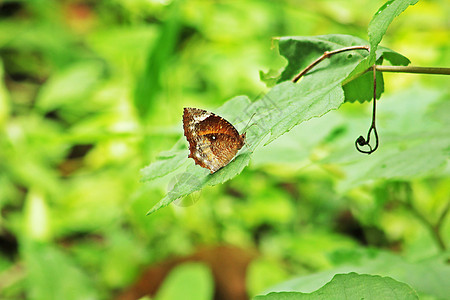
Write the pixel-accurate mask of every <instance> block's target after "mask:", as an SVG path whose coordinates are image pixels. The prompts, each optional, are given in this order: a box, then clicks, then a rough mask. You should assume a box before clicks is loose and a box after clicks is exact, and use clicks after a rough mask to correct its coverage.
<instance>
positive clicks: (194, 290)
mask: <svg viewBox="0 0 450 300" xmlns="http://www.w3.org/2000/svg"><path fill="white" fill-rule="evenodd" d="M213 294H214V281H213V277H212V274H211V271H210V270H209V268H208V267H207V266H205V265H203V264H200V263H186V264H182V265H180V266H178V267H176V268H175V269H173V270H172V271H171V272H170V273H169V275H168V276H167V278H166V279H165V280H164V282H163V284H162V286H161V288H160V289H159V291H158V294H157V295H156V297H155V300H177V299H198V300H209V299H212V298H213Z"/></svg>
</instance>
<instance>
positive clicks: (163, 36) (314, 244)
mask: <svg viewBox="0 0 450 300" xmlns="http://www.w3.org/2000/svg"><path fill="white" fill-rule="evenodd" d="M382 4H383V2H380V1H370V0H363V1H360V0H358V1H331V0H325V1H308V0H303V1H300V0H299V1H291V0H285V1H262V0H252V1H187V0H186V1H156V0H154V1H144V0H138V1H125V0H113V1H75V0H64V1H43V0H40V1H12V0H10V1H3V2H1V3H0V18H1V19H0V77H1V78H2V80H1V82H0V211H1V214H0V298H2V299H111V298H114V297H115V296H116V295H117V294H119V291H122V290H126V289H127V287H129V286H130V285H131V284H132V283H133V282H135V281H136V280H137V279H138V278H139V276H140V274H141V272H142V271H143V270H144V269H146V268H147V267H148V266H152V265H154V264H156V263H159V262H161V261H164V260H165V259H167V258H170V257H173V256H186V255H190V254H192V253H194V252H195V251H196V249H197V248H198V247H200V246H203V245H220V244H231V245H235V246H238V247H240V248H243V249H247V250H248V251H256V252H257V253H258V257H257V258H256V259H255V260H254V261H253V262H252V263H251V265H250V266H249V268H248V272H247V290H248V292H249V295H250V296H253V295H256V294H258V293H262V292H264V291H267V289H269V288H270V286H272V285H274V284H278V283H280V282H282V281H285V280H287V279H289V278H291V277H293V276H300V278H305V281H308V280H311V281H310V282H312V281H313V279H311V277H308V276H315V274H314V273H316V272H329V273H327V274H325V275H324V273H316V274H317V275H316V277H315V278H314V280H315V281H314V282H315V283H316V286H315V289H317V288H319V287H320V286H321V285H323V284H324V283H326V282H327V281H329V280H331V278H332V275H334V274H335V273H336V272H338V271H339V270H340V271H342V270H344V269H339V268H341V266H342V265H346V266H353V267H346V268H345V271H346V272H350V271H358V272H366V273H371V272H372V273H374V274H375V273H376V274H380V275H383V276H386V275H388V276H391V277H392V278H394V279H396V280H398V281H401V282H406V283H408V284H409V285H410V286H411V287H412V288H413V289H414V290H415V291H416V292H418V294H419V296H427V297H430V298H433V297H434V298H446V297H448V293H447V290H446V289H444V285H445V281H443V282H441V281H426V280H423V278H426V277H427V276H428V274H427V271H428V270H430V269H432V270H433V272H432V274H434V277H435V278H449V277H448V272H449V271H448V270H449V266H448V261H446V259H447V258H448V257H446V256H445V255H446V254H448V250H447V249H448V245H449V243H450V240H449V236H450V224H449V221H448V218H445V214H444V213H443V212H445V211H446V209H448V201H449V198H450V179H449V176H448V174H449V170H450V168H449V165H448V157H449V156H448V149H447V148H445V147H446V145H447V141H448V136H449V135H448V128H450V126H448V115H449V112H450V107H449V106H448V103H449V102H448V100H449V97H450V91H449V89H448V78H444V77H438V76H425V75H420V76H419V75H408V74H403V75H400V74H389V75H385V78H384V81H385V94H384V95H383V97H382V98H381V101H380V102H379V109H380V113H379V119H378V122H379V125H380V135H381V139H382V145H381V147H385V148H384V149H386V150H385V152H380V155H377V156H375V155H373V156H368V157H366V156H364V157H362V156H361V155H360V154H358V153H356V152H355V150H354V148H353V141H354V139H355V137H357V136H358V135H359V134H361V132H362V131H365V129H366V127H367V124H368V120H369V113H368V110H369V107H367V103H366V104H362V105H361V104H358V103H352V104H345V105H343V106H342V107H341V108H340V109H339V111H334V112H331V113H329V114H327V115H326V116H324V117H322V118H319V119H313V120H310V121H308V122H305V123H304V124H302V125H301V126H297V127H295V128H294V129H293V130H292V131H290V132H289V133H288V134H285V135H283V136H282V137H280V138H279V139H277V140H276V141H274V142H273V143H272V144H270V145H269V146H267V147H263V148H262V149H261V151H259V152H255V154H254V155H253V156H252V160H251V164H250V166H249V167H247V168H246V169H245V170H244V171H243V172H242V173H241V174H240V175H239V176H237V177H236V178H234V179H233V180H232V181H229V182H227V183H225V184H223V185H218V186H215V187H208V188H205V189H203V190H202V191H201V192H199V193H198V194H197V195H193V196H190V197H193V198H192V199H191V200H192V201H193V202H195V205H191V206H188V207H183V205H182V204H179V205H178V206H177V205H171V206H169V207H167V208H165V209H162V210H160V211H158V212H157V213H155V214H153V215H151V216H150V217H146V216H145V213H146V212H147V210H148V208H149V207H151V206H152V205H154V204H155V203H157V202H158V201H159V200H161V199H162V198H163V196H164V195H165V194H166V192H167V190H168V189H169V187H170V186H171V185H173V182H170V179H169V178H165V177H163V178H160V179H158V180H155V181H153V182H151V183H149V184H144V183H139V178H140V174H139V170H140V169H141V168H142V167H143V166H146V165H148V164H149V163H150V162H152V161H155V159H156V157H157V155H158V153H160V152H161V151H163V150H169V149H170V148H171V147H172V145H173V144H175V142H177V141H178V140H179V139H180V137H181V136H182V124H181V114H182V108H183V107H185V106H194V107H201V108H205V109H209V110H213V111H214V109H215V108H217V107H219V106H220V105H221V104H222V103H224V102H225V101H226V100H227V99H229V98H232V97H234V96H237V95H241V94H244V95H247V96H248V97H249V98H250V99H255V98H256V97H258V96H260V95H261V94H262V93H266V92H267V91H268V88H267V87H266V86H265V85H264V83H262V82H261V81H260V79H259V71H260V70H263V71H264V72H268V71H270V70H272V71H273V72H274V73H277V71H278V70H279V69H280V68H282V67H283V66H284V65H285V64H286V62H285V60H284V59H283V58H281V57H280V56H279V55H278V54H277V51H275V50H271V49H270V47H271V38H272V37H278V36H300V35H302V36H307V35H318V34H329V33H340V34H351V35H355V36H359V37H361V38H364V39H366V38H367V27H368V23H369V21H370V20H371V18H372V16H373V14H374V13H375V12H376V11H377V9H378V8H379V7H380V6H381V5H382ZM448 15H450V5H449V4H448V1H445V0H433V1H422V2H419V3H418V4H416V5H415V6H412V7H409V8H408V9H407V10H406V12H405V13H403V14H402V15H401V17H399V18H397V19H396V20H395V21H394V22H393V23H392V24H391V26H390V27H389V29H388V32H387V35H385V36H384V38H383V42H382V45H384V46H387V47H389V48H391V49H394V50H396V51H398V52H400V53H402V54H403V55H405V56H406V57H408V58H409V59H410V60H411V61H412V63H413V64H414V65H423V66H449V63H450V55H449V54H450V44H449V42H448V36H449V34H448V33H449V25H448ZM445 124H446V125H447V126H445ZM399 140H404V141H405V142H404V143H399V142H398V141H399ZM429 141H431V142H429ZM390 145H391V146H390ZM394 149H397V150H394ZM403 150H404V151H405V152H402V151H403ZM446 153H447V154H446ZM180 155H183V154H180ZM185 155H186V156H187V152H186V153H185ZM424 155H428V156H432V157H434V158H433V159H432V160H430V161H429V162H428V163H427V162H425V163H423V164H422V165H417V164H415V162H416V160H415V159H414V158H415V157H417V156H419V157H420V156H424ZM428 156H427V157H428ZM398 162H403V165H401V164H398ZM391 165H395V166H396V167H398V168H392V169H389V166H391ZM161 167H163V166H161ZM386 168H388V169H389V170H392V173H391V176H390V178H391V179H386V176H384V174H386V173H385V171H383V170H386ZM392 178H393V179H392ZM437 225H439V227H438V229H439V230H438V231H437V230H436V228H437V227H436V226H437ZM386 253H388V254H386ZM405 260H406V261H407V262H404V261H405ZM360 264H363V265H366V266H367V265H369V266H370V265H371V264H372V265H376V266H377V267H376V268H375V267H374V268H372V269H370V268H367V269H364V268H360ZM392 265H398V266H399V268H400V269H401V268H402V267H401V266H404V265H408V266H410V267H408V268H409V269H407V270H409V272H410V273H413V272H416V273H415V275H417V277H415V278H413V279H411V278H409V279H408V278H407V277H405V276H403V275H404V274H399V273H396V272H390V271H389V268H387V267H388V266H392ZM430 266H431V267H430ZM179 268H181V269H179ZM179 268H176V269H174V270H173V273H170V275H169V276H168V277H167V282H164V284H163V285H162V288H161V290H160V291H159V292H158V294H157V296H156V298H157V299H174V298H176V297H179V296H177V295H180V293H181V294H183V293H189V289H191V290H195V292H196V293H198V295H199V296H198V297H202V299H210V298H211V295H212V293H213V292H212V291H211V289H212V288H213V287H212V286H213V283H212V278H211V274H210V270H207V268H206V267H205V266H204V265H199V264H189V265H186V266H181V267H179ZM386 269H387V271H386ZM311 274H313V275H311ZM330 275H331V276H330ZM402 276H403V277H402ZM318 278H319V279H318ZM324 278H326V280H324ZM190 281H191V282H190ZM300 281H301V280H300ZM305 281H303V283H304V282H305ZM178 282H182V283H186V285H182V284H181V283H178ZM317 282H320V283H321V285H317ZM194 284H196V285H194ZM433 284H435V285H433ZM448 286H450V285H448V284H447V289H448ZM177 287H179V288H180V290H174V289H176V288H177ZM299 290H301V291H304V292H309V291H312V290H302V289H299Z"/></svg>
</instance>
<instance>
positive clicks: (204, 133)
mask: <svg viewBox="0 0 450 300" xmlns="http://www.w3.org/2000/svg"><path fill="white" fill-rule="evenodd" d="M183 127H184V135H185V136H186V139H187V140H188V142H189V151H190V153H189V157H190V158H193V159H194V161H195V163H196V164H197V165H200V166H201V167H203V168H207V169H209V170H211V173H214V172H216V171H217V170H219V169H220V168H222V167H224V166H226V165H227V164H228V163H229V162H230V161H231V160H232V159H233V158H234V156H235V155H236V153H237V152H238V151H239V149H241V148H242V146H243V145H244V140H245V134H243V135H239V132H238V131H237V130H236V128H234V126H233V125H231V123H229V122H228V121H227V120H225V119H224V118H222V117H220V116H217V115H215V114H213V113H211V112H208V111H206V110H202V109H198V108H185V109H184V113H183Z"/></svg>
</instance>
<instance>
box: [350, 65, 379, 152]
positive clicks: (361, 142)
mask: <svg viewBox="0 0 450 300" xmlns="http://www.w3.org/2000/svg"><path fill="white" fill-rule="evenodd" d="M372 70H373V109H372V124H371V125H370V128H369V131H368V132H367V137H366V138H364V137H363V136H362V135H360V136H359V137H358V138H357V139H356V141H355V147H356V150H358V151H359V152H361V153H365V154H371V153H373V152H375V150H377V148H378V144H379V139H378V133H377V127H376V125H375V119H376V109H377V104H376V103H377V77H376V76H377V74H376V69H375V65H374V66H373V67H372ZM372 132H373V134H374V136H375V146H374V147H372V145H371V144H370V136H371V135H372ZM363 146H368V147H369V150H363V149H361V148H360V147H363Z"/></svg>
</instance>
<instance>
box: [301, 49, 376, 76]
mask: <svg viewBox="0 0 450 300" xmlns="http://www.w3.org/2000/svg"><path fill="white" fill-rule="evenodd" d="M353 50H367V51H369V50H370V49H369V46H351V47H345V48H341V49H337V50H333V51H325V52H324V53H323V54H322V56H320V57H319V58H318V59H316V60H315V61H313V62H312V63H311V64H310V65H309V66H307V67H306V68H304V69H303V70H302V71H301V72H300V73H298V74H297V76H295V77H294V78H293V79H292V82H294V83H296V82H297V81H298V80H299V79H300V78H301V77H302V76H303V75H305V74H306V73H308V72H309V70H311V69H312V68H314V67H315V66H316V65H317V64H318V63H320V62H321V61H322V60H324V59H326V58H328V57H330V56H332V55H334V54H338V53H341V52H345V51H353Z"/></svg>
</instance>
